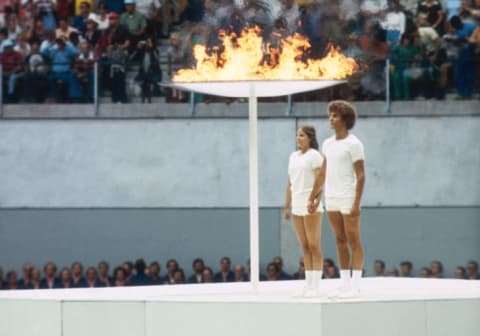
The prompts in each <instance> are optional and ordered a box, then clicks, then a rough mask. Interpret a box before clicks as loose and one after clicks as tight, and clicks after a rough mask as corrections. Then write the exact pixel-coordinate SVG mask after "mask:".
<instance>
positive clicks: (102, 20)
mask: <svg viewBox="0 0 480 336" xmlns="http://www.w3.org/2000/svg"><path fill="white" fill-rule="evenodd" d="M88 18H89V19H93V20H95V22H96V23H97V29H98V30H99V31H102V32H103V31H104V30H106V29H107V28H108V26H109V25H110V22H109V20H108V14H107V5H106V4H105V2H99V3H98V6H97V11H96V13H90V15H89V16H88Z"/></svg>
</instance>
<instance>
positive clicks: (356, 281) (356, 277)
mask: <svg viewBox="0 0 480 336" xmlns="http://www.w3.org/2000/svg"><path fill="white" fill-rule="evenodd" d="M361 278H362V270H353V271H352V289H353V290H355V291H358V290H359V289H360V279H361Z"/></svg>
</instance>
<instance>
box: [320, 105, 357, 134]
mask: <svg viewBox="0 0 480 336" xmlns="http://www.w3.org/2000/svg"><path fill="white" fill-rule="evenodd" d="M332 112H333V113H338V114H340V118H341V119H342V120H343V121H344V122H345V125H346V126H347V129H348V130H351V129H352V128H353V126H355V121H356V120H357V110H356V109H355V107H353V105H352V104H350V103H349V102H347V101H345V100H334V101H332V102H330V103H328V105H327V113H328V114H330V113H332Z"/></svg>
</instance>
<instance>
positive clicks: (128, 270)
mask: <svg viewBox="0 0 480 336" xmlns="http://www.w3.org/2000/svg"><path fill="white" fill-rule="evenodd" d="M122 268H123V269H124V270H125V281H127V282H128V283H130V282H131V281H132V277H133V262H131V261H128V260H127V261H124V262H123V264H122Z"/></svg>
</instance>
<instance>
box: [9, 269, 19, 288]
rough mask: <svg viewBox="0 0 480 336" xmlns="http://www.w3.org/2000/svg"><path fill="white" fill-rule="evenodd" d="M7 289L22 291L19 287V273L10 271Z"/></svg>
mask: <svg viewBox="0 0 480 336" xmlns="http://www.w3.org/2000/svg"><path fill="white" fill-rule="evenodd" d="M6 289H13V290H14V289H22V288H21V287H20V286H19V285H18V277H17V272H15V271H9V272H8V273H7V284H6Z"/></svg>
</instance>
